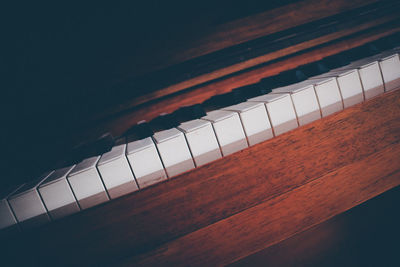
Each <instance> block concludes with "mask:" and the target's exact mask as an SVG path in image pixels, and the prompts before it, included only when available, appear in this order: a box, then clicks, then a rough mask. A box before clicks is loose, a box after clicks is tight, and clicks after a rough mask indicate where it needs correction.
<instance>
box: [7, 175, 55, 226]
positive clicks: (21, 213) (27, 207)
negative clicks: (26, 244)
mask: <svg viewBox="0 0 400 267" xmlns="http://www.w3.org/2000/svg"><path fill="white" fill-rule="evenodd" d="M51 173H52V172H47V173H45V174H43V175H42V176H40V177H39V179H37V180H35V181H32V182H30V183H27V184H25V185H24V186H22V187H20V188H19V189H18V190H17V191H15V192H14V193H13V194H12V195H11V196H10V197H9V198H8V203H9V204H10V206H11V209H12V210H13V212H14V215H15V217H16V218H17V220H18V222H19V223H20V226H21V228H24V229H27V228H32V227H36V226H39V225H42V224H44V223H47V222H49V221H50V217H49V216H48V214H47V210H46V207H45V206H44V204H43V202H42V199H41V197H40V195H39V192H38V191H37V187H38V186H39V185H40V184H41V183H42V182H43V181H44V180H45V179H46V178H47V177H49V175H50V174H51Z"/></svg>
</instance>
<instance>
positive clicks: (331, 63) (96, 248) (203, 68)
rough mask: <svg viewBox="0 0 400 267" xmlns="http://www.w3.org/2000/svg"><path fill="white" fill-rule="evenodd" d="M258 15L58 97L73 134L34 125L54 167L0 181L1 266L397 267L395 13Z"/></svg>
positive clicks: (290, 9) (343, 6)
mask: <svg viewBox="0 0 400 267" xmlns="http://www.w3.org/2000/svg"><path fill="white" fill-rule="evenodd" d="M226 5H227V4H226V3H224V4H220V6H218V8H219V9H218V10H219V11H220V10H223V8H227V10H229V8H228V7H227V6H226ZM177 6H179V5H177ZM263 7H264V10H257V5H254V6H253V7H252V8H249V9H247V11H243V14H245V15H246V16H244V15H242V17H240V16H239V17H237V16H236V17H234V16H233V18H230V17H229V14H232V10H234V9H233V8H231V9H230V11H231V13H229V12H228V11H227V15H226V17H225V20H224V19H222V22H220V23H219V24H218V23H217V24H216V25H215V24H212V23H210V24H207V27H208V28H207V27H206V28H205V29H202V28H200V26H199V27H197V26H196V24H193V25H190V26H187V28H186V31H182V32H183V33H185V34H187V36H186V37H185V38H183V37H182V36H178V34H176V35H174V34H172V35H171V39H170V40H166V41H165V42H166V43H165V45H163V44H161V43H158V44H157V45H156V44H154V43H152V44H149V47H145V46H142V48H143V51H144V52H143V51H142V52H143V55H140V54H141V53H142V52H141V51H137V52H134V53H132V54H131V55H129V56H130V57H131V58H128V59H129V60H132V59H135V60H136V59H137V62H136V61H135V62H134V63H132V64H131V65H129V66H128V65H126V64H127V63H126V62H124V64H121V66H117V67H115V68H117V70H116V71H115V72H117V73H118V74H119V76H118V75H115V74H113V75H114V76H112V75H111V74H110V77H111V78H109V79H108V80H107V82H104V80H103V82H104V84H103V85H99V84H96V83H95V85H96V86H100V87H101V86H103V87H104V88H105V89H101V90H100V89H99V91H98V95H97V96H93V94H92V93H93V92H92V93H91V91H90V90H89V91H88V92H89V93H83V97H82V98H81V99H80V100H79V101H77V102H74V101H75V100H76V99H75V98H72V100H69V101H72V102H67V105H68V106H69V108H70V109H71V110H72V109H74V108H77V109H78V111H76V113H70V114H69V115H68V116H69V117H68V116H66V117H65V123H66V124H69V125H70V126H71V125H73V126H71V129H69V130H68V131H64V130H65V127H61V126H60V124H57V123H55V122H54V124H50V126H48V127H44V130H43V131H45V130H47V129H49V128H56V126H60V129H59V130H58V131H57V130H54V131H53V134H54V136H55V137H54V138H52V137H48V136H45V137H43V140H46V139H48V140H49V141H48V144H47V147H43V151H44V152H43V153H45V154H46V155H47V158H46V157H45V156H43V157H42V156H40V157H39V159H32V163H31V164H32V166H29V165H27V166H28V167H29V168H28V167H26V169H27V170H20V172H22V173H24V172H28V171H31V170H29V169H31V168H30V167H32V169H34V168H36V169H35V172H36V173H35V174H34V175H33V174H32V175H31V176H30V177H32V179H31V178H29V179H26V180H22V179H20V180H11V181H7V182H9V183H10V184H12V183H15V182H16V183H15V185H16V186H17V185H18V187H16V188H14V190H9V191H5V192H6V193H4V194H3V195H2V202H1V207H0V208H1V210H0V212H1V214H2V219H1V222H2V225H1V226H2V227H3V225H7V227H4V229H2V230H1V237H2V245H3V249H2V254H3V255H2V257H1V260H0V262H2V263H6V264H5V265H4V266H8V265H10V266H12V265H25V266H26V265H30V266H34V265H38V266H47V265H49V266H54V265H65V266H74V265H79V266H80V265H82V266H88V265H94V266H102V265H111V266H114V265H117V266H118V265H122V266H142V265H146V266H148V265H157V266H158V265H160V266H164V265H167V266H169V265H172V266H177V265H178V266H180V265H190V266H192V265H193V266H214V265H240V266H249V265H250V266H253V265H256V266H258V265H262V266H265V265H271V266H287V265H291V266H292V265H320V266H326V265H328V266H331V265H332V266H333V265H351V266H354V265H364V264H367V263H368V264H372V265H391V264H393V265H396V261H397V265H398V264H399V260H398V258H396V252H397V251H398V248H399V246H398V244H396V241H397V238H398V237H400V233H399V229H398V222H400V218H399V215H398V212H397V211H398V206H397V204H398V203H399V200H400V191H399V190H400V189H399V184H400V144H399V141H400V90H396V89H398V88H400V83H399V80H400V76H399V75H398V74H399V73H400V61H399V53H400V48H399V45H400V33H399V31H400V12H398V10H399V7H400V3H399V2H398V1H373V0H371V1H365V0H364V1H342V0H337V1H325V0H319V1H315V0H303V1H282V2H281V3H279V2H278V1H276V2H274V1H273V2H271V3H270V4H269V6H268V8H266V9H265V6H263ZM174 8H175V6H174ZM186 8H187V10H190V8H188V7H186ZM260 8H261V7H260ZM120 9H122V8H121V7H120ZM139 10H140V9H139ZM158 12H160V11H158ZM203 12H205V11H203ZM235 12H236V13H235V14H236V15H237V14H239V13H240V12H238V11H237V10H236V11H235ZM246 12H248V13H249V14H247V13H246ZM205 13H206V14H208V15H210V14H209V13H207V12H205ZM233 13H234V12H233ZM215 14H217V15H221V13H218V12H216V13H215ZM240 14H242V13H240ZM200 15H201V13H200V14H197V15H196V16H198V17H201V16H200ZM217 15H216V16H215V17H213V18H216V17H217ZM186 16H190V13H189V12H188V14H187V15H186ZM203 20H204V21H205V20H206V19H204V18H203ZM203 23H204V22H203ZM136 27H137V28H140V25H139V26H136ZM196 27H197V28H196ZM188 29H189V30H191V29H195V30H197V31H196V32H191V33H190V34H189V32H190V31H188ZM116 34H118V32H117V33H116ZM160 36H161V37H159V38H160V40H164V39H163V38H165V36H168V33H165V34H164V35H162V34H161V35H160ZM131 38H133V39H134V37H131ZM154 38H155V37H154ZM149 39H150V40H151V38H150V37H149ZM160 40H157V41H160ZM182 40H184V41H185V42H183V41H182ZM157 46H160V47H159V50H156V49H155V48H156V47H157ZM115 47H116V46H115ZM146 52H147V53H146ZM151 54H152V55H151ZM128 59H126V61H129V60H128ZM104 60H105V59H104ZM78 64H79V63H78ZM92 64H94V63H92ZM92 67H93V69H94V70H92V72H93V73H95V72H97V71H99V70H101V68H100V67H99V68H96V67H95V66H92ZM397 67H399V68H398V69H397ZM84 68H85V67H79V66H78V67H77V72H82V71H83V70H84ZM132 73H134V76H133V75H132ZM101 75H105V74H104V73H99V74H98V75H97V77H99V79H102V77H100V76H101ZM396 75H398V76H396ZM88 76H89V77H85V79H87V80H88V81H92V80H93V79H94V78H95V77H96V75H95V74H93V75H88ZM393 77H394V78H393ZM56 78H57V77H56ZM56 78H54V79H56ZM75 78H76V77H75ZM38 79H39V78H38ZM104 79H105V78H104ZM82 81H83V78H82ZM60 86H61V87H62V85H60ZM100 87H99V88H100ZM103 87H101V88H103ZM106 89H107V90H106ZM85 94H87V95H86V96H85ZM99 95H100V96H99ZM55 97H57V98H58V97H63V95H61V94H60V96H59V95H56V96H55ZM85 97H86V98H85ZM92 97H93V99H91V98H92ZM107 100H109V103H107V105H106V104H104V103H106V102H107ZM46 101H47V100H46ZM97 101H100V102H101V103H100V102H99V103H100V104H99V103H97ZM94 102H96V103H95V104H93V103H94ZM71 103H72V104H71ZM86 104H87V107H86V106H85V105H86ZM74 105H75V106H74ZM53 107H54V105H50V106H49V107H47V108H48V109H51V108H53ZM64 107H66V106H65V105H62V108H64ZM62 108H60V107H58V109H57V108H55V112H56V113H57V112H59V110H60V109H62ZM48 109H45V113H46V112H48ZM89 109H91V110H90V111H88V110H89ZM69 111H70V110H68V112H69ZM57 114H58V113H57ZM64 115H65V114H64ZM48 116H49V117H48V118H49V120H50V121H53V117H52V116H51V115H48ZM182 118H183V119H182ZM188 118H190V120H189V119H188ZM177 119H181V120H180V121H179V122H178V123H177V121H176V120H177ZM72 120H73V121H74V123H72V124H70V123H71V121H72ZM143 121H146V122H143ZM147 122H149V123H147ZM17 129H18V128H17ZM104 133H110V134H111V135H110V134H106V135H104ZM39 135H40V134H38V136H39ZM99 136H101V138H100V139H99V138H98V137H99ZM112 136H114V137H120V138H113V137H112ZM56 139H61V140H58V142H56V141H55V140H56ZM43 140H42V141H43ZM96 140H97V141H96ZM99 140H100V141H99ZM44 143H45V142H44V141H43V142H40V144H41V145H42V144H44ZM61 143H62V145H60V144H61ZM82 144H83V145H82ZM93 144H95V145H93ZM110 144H112V145H110ZM63 146H65V147H67V148H65V147H63ZM95 146H96V147H95ZM32 147H33V148H37V147H35V145H33V146H32ZM72 147H74V149H70V150H68V149H69V148H72ZM111 147H112V148H111ZM89 150H90V151H89ZM77 151H78V152H77ZM87 151H89V152H88V153H86V152H87ZM31 152H32V151H31ZM50 152H52V153H53V154H51V153H50ZM67 152H68V153H67ZM39 153H40V152H39ZM79 153H81V154H79ZM71 155H72V156H71ZM60 160H62V163H61V164H60V163H58V162H59V161H60ZM39 161H40V164H39V163H38V162H39ZM33 165H35V166H33ZM14 169H15V168H14ZM44 171H48V172H46V173H45V174H44V175H42V176H39V175H37V174H39V172H44ZM17 172H18V171H17ZM25 174H26V173H25ZM25 177H26V176H25ZM37 177H39V179H36V178H37ZM23 182H24V185H22V186H21V184H23ZM2 183H3V184H4V186H5V185H6V184H7V183H6V182H3V181H2ZM4 186H3V187H4ZM5 214H11V215H10V218H9V219H7V220H6V219H5V218H6V215H5ZM7 216H8V215H7ZM349 250H350V252H349Z"/></svg>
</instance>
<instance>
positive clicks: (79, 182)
mask: <svg viewBox="0 0 400 267" xmlns="http://www.w3.org/2000/svg"><path fill="white" fill-rule="evenodd" d="M99 159H100V156H95V157H91V158H87V159H84V160H83V161H81V162H80V163H78V164H77V165H76V166H75V167H74V168H73V169H72V170H71V172H70V173H69V174H68V181H69V183H70V185H71V188H72V191H73V192H74V194H75V197H76V199H77V200H78V203H79V206H80V207H81V209H87V208H90V207H93V206H96V205H98V204H101V203H103V202H106V201H108V200H109V197H108V194H107V192H106V189H105V188H104V185H103V183H102V180H101V178H100V174H99V172H98V171H97V168H96V165H97V162H98V161H99Z"/></svg>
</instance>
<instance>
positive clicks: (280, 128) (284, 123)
mask: <svg viewBox="0 0 400 267" xmlns="http://www.w3.org/2000/svg"><path fill="white" fill-rule="evenodd" d="M248 101H249V102H261V103H264V104H265V107H266V108H267V111H268V115H269V119H270V122H271V124H272V128H273V131H274V134H275V136H278V135H280V134H283V133H285V132H287V131H290V130H293V129H295V128H297V127H298V122H297V117H296V112H295V110H294V107H293V102H292V100H291V98H290V95H289V94H267V95H262V96H258V97H254V98H251V99H249V100H248Z"/></svg>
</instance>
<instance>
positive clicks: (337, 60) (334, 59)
mask: <svg viewBox="0 0 400 267" xmlns="http://www.w3.org/2000/svg"><path fill="white" fill-rule="evenodd" d="M323 62H324V64H325V65H326V66H327V67H328V68H329V69H336V68H340V67H344V66H346V65H349V64H350V63H351V60H350V59H349V58H348V56H347V55H346V54H345V53H340V54H337V55H334V56H330V57H326V58H324V60H323Z"/></svg>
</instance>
